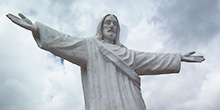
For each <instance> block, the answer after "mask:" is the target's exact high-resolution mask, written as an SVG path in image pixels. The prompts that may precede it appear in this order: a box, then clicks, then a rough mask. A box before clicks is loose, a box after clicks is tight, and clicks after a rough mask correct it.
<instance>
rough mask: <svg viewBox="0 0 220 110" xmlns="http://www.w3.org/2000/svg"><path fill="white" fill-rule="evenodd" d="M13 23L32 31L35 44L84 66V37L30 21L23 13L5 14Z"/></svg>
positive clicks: (85, 55)
mask: <svg viewBox="0 0 220 110" xmlns="http://www.w3.org/2000/svg"><path fill="white" fill-rule="evenodd" d="M6 16H7V17H8V18H9V19H10V20H11V21H12V22H13V23H15V24H17V25H19V26H21V27H23V28H25V29H27V30H30V31H32V34H33V36H34V39H35V41H36V42H37V45H38V46H39V47H40V48H42V49H44V50H47V51H50V52H51V53H53V54H55V55H57V56H59V57H61V58H64V59H66V60H68V61H70V62H72V63H75V64H77V65H79V66H81V67H85V66H86V62H87V46H86V39H82V38H77V37H72V36H70V35H67V34H64V33H61V32H58V31H56V30H54V29H52V28H50V27H48V26H46V25H44V24H41V23H39V22H36V23H34V24H33V23H32V22H31V21H30V20H29V19H28V18H26V17H25V16H24V15H22V14H19V16H20V17H21V18H19V17H17V16H14V15H12V14H8V15H6Z"/></svg>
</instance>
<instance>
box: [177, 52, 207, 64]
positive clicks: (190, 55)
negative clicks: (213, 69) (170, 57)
mask: <svg viewBox="0 0 220 110" xmlns="http://www.w3.org/2000/svg"><path fill="white" fill-rule="evenodd" d="M195 53H196V52H195V51H193V52H189V53H187V54H184V55H181V61H185V62H198V63H200V62H202V61H204V60H205V58H204V57H203V56H193V54H195Z"/></svg>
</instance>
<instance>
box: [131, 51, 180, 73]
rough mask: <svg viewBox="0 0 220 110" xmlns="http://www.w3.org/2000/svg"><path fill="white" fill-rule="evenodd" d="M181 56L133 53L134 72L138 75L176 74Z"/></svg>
mask: <svg viewBox="0 0 220 110" xmlns="http://www.w3.org/2000/svg"><path fill="white" fill-rule="evenodd" d="M180 66H181V55H180V54H171V53H145V52H137V51H136V53H135V71H136V72H137V74H139V75H157V74H169V73H178V72H179V71H180Z"/></svg>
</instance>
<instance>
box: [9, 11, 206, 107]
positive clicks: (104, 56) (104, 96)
mask: <svg viewBox="0 0 220 110" xmlns="http://www.w3.org/2000/svg"><path fill="white" fill-rule="evenodd" d="M19 16H20V17H21V18H18V17H16V16H14V15H12V14H8V15H7V17H8V18H9V19H10V20H11V21H12V22H14V23H15V24H17V25H19V26H21V27H23V28H25V29H27V30H30V31H32V33H33V36H34V39H35V40H36V42H37V44H38V46H39V47H40V48H42V49H44V50H47V51H50V52H51V53H53V54H55V55H57V56H60V57H62V58H64V59H66V60H68V61H70V62H72V63H74V64H77V65H79V66H80V67H81V74H82V84H83V91H84V97H85V108H86V110H146V106H145V103H144V100H143V98H142V95H141V89H140V77H139V75H157V74H167V73H178V72H179V70H180V64H181V61H186V62H202V61H204V60H205V59H204V57H203V56H193V55H192V54H194V53H195V52H190V53H188V54H185V55H181V54H170V53H167V54H164V53H145V52H139V51H134V50H129V49H127V48H126V47H125V46H124V45H123V44H121V43H120V42H119V31H120V27H119V22H118V20H117V17H116V16H115V15H112V14H108V15H106V16H104V18H103V19H102V20H101V22H100V23H99V25H98V28H97V33H96V35H95V37H92V38H87V39H85V38H77V37H72V36H70V35H66V34H63V33H61V32H58V31H56V30H54V29H51V28H50V27H47V26H45V25H43V24H41V23H39V22H36V23H35V24H32V22H31V21H30V20H29V19H27V18H26V17H25V16H24V15H22V14H19Z"/></svg>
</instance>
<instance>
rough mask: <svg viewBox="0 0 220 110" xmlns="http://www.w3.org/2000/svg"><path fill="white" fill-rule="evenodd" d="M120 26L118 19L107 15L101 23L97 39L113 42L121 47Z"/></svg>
mask: <svg viewBox="0 0 220 110" xmlns="http://www.w3.org/2000/svg"><path fill="white" fill-rule="evenodd" d="M119 32H120V26H119V22H118V19H117V17H116V16H115V15H113V14H107V15H105V16H104V17H103V19H102V20H101V21H100V22H99V25H98V27H97V33H96V37H97V38H99V39H100V40H105V39H108V40H113V44H116V45H121V44H120V42H119Z"/></svg>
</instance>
